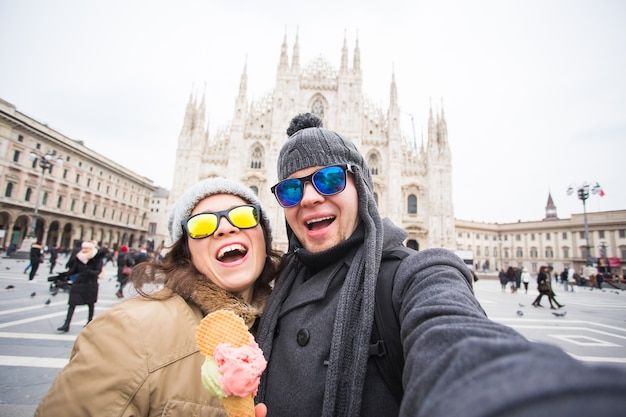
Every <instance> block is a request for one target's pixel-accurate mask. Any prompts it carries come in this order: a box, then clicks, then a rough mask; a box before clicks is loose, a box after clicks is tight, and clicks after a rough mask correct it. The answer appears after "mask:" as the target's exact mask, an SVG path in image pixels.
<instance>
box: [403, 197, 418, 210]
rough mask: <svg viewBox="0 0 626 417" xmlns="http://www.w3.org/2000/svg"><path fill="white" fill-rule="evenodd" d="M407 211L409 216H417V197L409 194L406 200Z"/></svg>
mask: <svg viewBox="0 0 626 417" xmlns="http://www.w3.org/2000/svg"><path fill="white" fill-rule="evenodd" d="M406 211H407V213H409V214H417V196H416V195H415V194H409V196H408V197H407V199H406Z"/></svg>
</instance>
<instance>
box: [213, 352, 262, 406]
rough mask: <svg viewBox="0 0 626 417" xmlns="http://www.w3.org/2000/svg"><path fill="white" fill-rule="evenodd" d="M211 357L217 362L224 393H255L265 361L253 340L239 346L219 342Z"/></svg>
mask: <svg viewBox="0 0 626 417" xmlns="http://www.w3.org/2000/svg"><path fill="white" fill-rule="evenodd" d="M213 358H214V359H215V361H216V362H217V366H218V368H219V371H220V374H221V375H220V377H219V380H220V383H221V385H222V389H223V390H224V393H225V394H226V395H236V396H238V397H244V396H246V395H253V396H254V395H256V392H257V389H258V387H259V382H260V378H261V374H262V373H263V371H264V370H265V366H266V365H267V362H266V361H265V358H264V357H263V351H262V350H261V349H260V348H259V345H258V344H257V343H256V342H255V341H254V340H250V344H248V345H242V346H239V347H234V346H232V345H231V344H230V343H220V344H219V345H217V347H216V348H215V351H214V352H213Z"/></svg>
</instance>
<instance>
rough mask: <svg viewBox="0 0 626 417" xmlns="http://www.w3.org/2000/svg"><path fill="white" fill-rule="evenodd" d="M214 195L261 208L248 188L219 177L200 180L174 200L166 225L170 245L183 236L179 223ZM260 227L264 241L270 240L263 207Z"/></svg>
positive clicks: (268, 224) (259, 202) (268, 226)
mask: <svg viewBox="0 0 626 417" xmlns="http://www.w3.org/2000/svg"><path fill="white" fill-rule="evenodd" d="M215 194H232V195H236V196H238V197H241V198H242V199H244V200H245V201H246V202H247V203H249V204H258V205H259V206H261V201H260V200H259V198H258V197H257V196H256V194H254V192H253V191H252V190H251V189H250V188H248V187H246V186H245V185H243V184H241V183H239V182H237V181H233V180H229V179H227V178H221V177H217V178H207V179H205V180H202V181H200V182H199V183H197V184H195V185H194V186H192V187H190V188H189V189H187V191H185V192H184V193H183V195H181V196H180V197H179V198H178V200H176V203H174V206H173V207H172V210H171V212H170V217H169V221H168V224H167V228H168V230H169V232H170V239H172V243H174V242H176V241H177V240H178V239H179V238H180V237H181V236H182V234H183V227H182V225H181V221H182V220H183V219H184V218H186V217H189V216H190V215H191V211H192V210H193V209H194V207H195V206H196V205H197V204H198V203H199V202H200V201H201V200H203V199H205V198H206V197H209V196H212V195H215ZM261 226H262V227H263V229H264V230H265V236H266V241H267V240H268V238H269V239H271V236H272V230H271V228H270V222H269V219H268V217H267V214H266V213H265V210H264V209H263V207H261ZM270 241H271V240H270Z"/></svg>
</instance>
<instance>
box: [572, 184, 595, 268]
mask: <svg viewBox="0 0 626 417" xmlns="http://www.w3.org/2000/svg"><path fill="white" fill-rule="evenodd" d="M590 190H591V192H592V193H593V194H598V193H599V192H601V191H602V188H601V187H600V184H598V183H597V182H596V185H594V186H593V188H592V187H591V185H590V184H589V183H588V182H583V183H582V184H580V185H578V186H576V185H570V186H569V187H568V188H567V195H572V194H573V193H574V191H576V192H577V194H578V198H579V199H580V200H581V201H582V202H583V218H584V220H585V241H586V243H587V246H586V248H585V251H586V254H585V256H586V258H587V259H586V262H587V263H586V266H591V265H593V262H592V261H591V247H590V246H589V226H588V225H587V204H586V201H587V199H588V198H589V191H590Z"/></svg>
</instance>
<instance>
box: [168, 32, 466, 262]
mask: <svg viewBox="0 0 626 417" xmlns="http://www.w3.org/2000/svg"><path fill="white" fill-rule="evenodd" d="M360 54H361V52H360V49H359V43H358V40H357V41H356V45H355V47H354V50H353V53H352V65H350V60H349V52H348V46H347V42H346V40H345V38H344V42H343V48H342V49H341V64H340V67H339V70H337V69H336V68H333V67H332V65H330V64H329V63H328V62H327V61H326V60H325V59H324V58H322V57H318V58H316V59H315V60H313V61H312V62H310V63H308V64H306V65H301V63H300V47H299V42H298V36H296V39H295V44H294V45H293V49H292V53H291V60H290V57H289V53H288V45H287V36H285V39H284V41H283V44H282V47H281V51H280V61H279V64H278V70H277V74H276V86H275V88H274V90H273V91H271V92H270V93H269V94H267V95H266V96H264V97H259V98H251V99H250V100H249V98H248V94H247V71H248V68H247V64H246V65H245V66H244V69H243V73H242V75H241V81H240V84H239V92H238V94H237V96H236V100H235V111H234V114H233V118H232V121H231V122H230V124H229V125H228V127H227V128H225V129H223V130H221V131H219V132H216V133H215V134H214V135H213V136H212V137H211V136H210V135H209V129H208V126H207V118H206V108H205V98H204V97H202V99H200V100H198V98H197V97H194V94H193V93H192V95H191V97H190V99H189V103H188V104H187V110H186V113H185V119H184V123H183V127H182V130H181V132H180V136H179V139H178V147H177V151H176V166H175V174H174V180H173V187H172V192H171V194H170V203H173V202H174V201H175V200H176V199H177V198H178V197H179V196H180V194H181V193H182V192H183V191H184V190H185V189H187V188H188V187H190V186H192V185H193V184H195V183H196V182H198V181H199V180H201V179H204V178H209V177H215V176H225V177H228V178H231V179H235V180H238V181H240V182H242V183H244V184H246V185H247V186H249V187H250V188H252V189H253V190H254V191H255V192H256V193H257V194H258V196H259V198H260V199H261V201H262V202H263V204H264V207H265V208H266V210H268V211H269V213H268V217H269V219H270V221H271V224H272V228H273V235H274V242H275V246H276V247H277V248H279V249H282V250H285V249H286V246H287V242H286V233H285V220H284V215H283V210H282V208H281V207H280V206H278V204H277V203H276V200H275V199H274V196H273V195H272V194H271V192H270V187H271V186H272V185H273V184H275V183H276V182H277V174H276V161H277V159H278V153H279V151H280V148H281V146H282V145H283V143H284V142H285V141H286V140H287V134H286V133H285V131H286V129H287V127H288V126H289V122H290V120H291V119H292V118H293V117H294V116H295V115H297V114H299V113H306V112H311V113H314V114H316V115H318V116H319V117H321V118H322V120H323V122H324V127H326V128H329V129H332V130H335V131H337V132H339V133H341V134H342V135H343V136H344V137H347V138H349V139H350V140H352V141H353V142H354V143H355V144H356V146H357V147H358V149H359V150H360V151H361V153H362V154H363V155H364V156H365V159H366V161H367V163H368V166H369V168H370V171H371V173H372V178H373V180H374V188H375V190H374V192H375V197H376V200H377V203H378V207H379V210H380V213H381V216H382V217H389V218H390V219H391V220H392V221H393V222H394V223H395V224H397V225H398V226H401V227H402V228H404V230H406V231H407V232H408V234H409V236H408V239H407V241H406V242H405V243H406V244H407V246H409V247H414V248H418V249H424V248H428V247H444V248H448V249H455V248H456V244H455V238H454V234H455V227H454V226H455V223H454V209H453V205H452V162H451V153H450V146H449V144H448V130H447V125H446V120H445V117H444V112H443V108H442V109H441V110H439V111H436V112H435V113H436V114H433V110H432V106H431V109H430V114H429V115H428V137H427V143H426V144H424V140H423V139H422V143H421V145H420V146H419V147H418V146H417V145H416V144H415V141H414V140H411V139H408V138H406V137H405V136H404V135H403V133H402V132H401V130H400V116H401V110H400V107H399V105H398V93H397V86H396V82H395V74H393V73H392V75H391V84H390V87H389V107H388V108H387V109H386V110H385V109H382V108H380V107H377V106H375V105H372V104H371V103H370V102H368V101H367V100H366V98H365V96H364V94H363V86H362V79H363V72H362V69H361V58H360ZM170 206H171V204H170Z"/></svg>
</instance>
